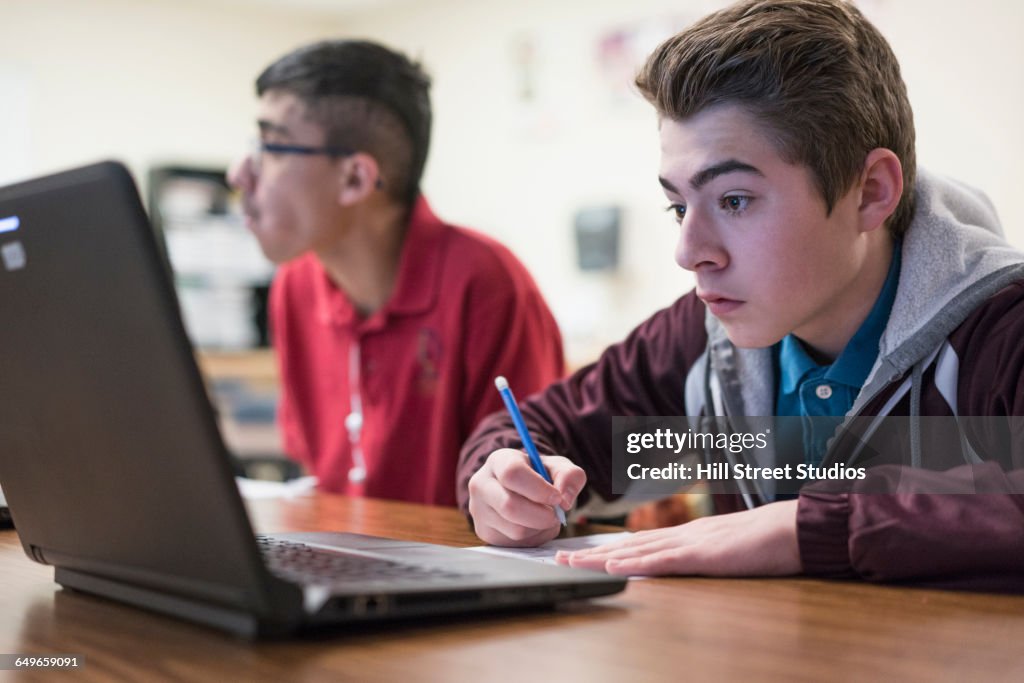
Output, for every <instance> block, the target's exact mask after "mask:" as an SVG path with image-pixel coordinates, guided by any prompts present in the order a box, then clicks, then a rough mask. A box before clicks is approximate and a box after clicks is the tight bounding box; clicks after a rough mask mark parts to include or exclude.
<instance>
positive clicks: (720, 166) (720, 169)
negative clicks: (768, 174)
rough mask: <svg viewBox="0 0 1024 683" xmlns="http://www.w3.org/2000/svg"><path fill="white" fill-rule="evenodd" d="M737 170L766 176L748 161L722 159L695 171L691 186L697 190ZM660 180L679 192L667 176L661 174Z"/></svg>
mask: <svg viewBox="0 0 1024 683" xmlns="http://www.w3.org/2000/svg"><path fill="white" fill-rule="evenodd" d="M737 172H739V173H752V174H754V175H757V176H761V177H762V178H763V177H764V173H761V171H760V170H758V169H757V168H756V167H754V166H751V165H750V164H748V163H745V162H742V161H739V160H737V159H727V160H726V161H720V162H718V163H717V164H715V165H713V166H708V167H707V168H705V169H702V170H700V171H697V172H696V173H694V174H693V177H692V178H690V187H692V188H693V189H695V190H699V189H700V188H702V187H704V186H705V185H707V184H708V183H710V182H711V181H712V180H714V179H715V178H717V177H718V176H720V175H725V174H726V173H737ZM658 182H659V183H661V186H662V187H664V188H665V189H666V190H668V191H669V192H674V193H675V194H679V190H678V189H677V188H676V186H675V185H673V184H672V183H671V182H669V180H668V179H667V178H662V177H661V176H659V177H658Z"/></svg>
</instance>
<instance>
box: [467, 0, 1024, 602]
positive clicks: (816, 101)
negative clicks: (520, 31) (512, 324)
mask: <svg viewBox="0 0 1024 683" xmlns="http://www.w3.org/2000/svg"><path fill="white" fill-rule="evenodd" d="M637 85H638V86H639V88H640V90H641V92H643V94H644V95H645V96H646V98H647V99H648V100H649V101H650V102H651V103H652V104H653V105H654V106H655V108H656V109H657V111H658V113H659V117H660V135H661V168H660V170H659V180H660V182H661V185H662V187H663V188H664V191H665V194H666V196H667V197H668V200H669V202H670V203H671V207H670V208H671V211H672V213H673V214H674V217H675V218H676V221H677V222H678V223H679V225H680V231H679V243H678V247H677V250H676V261H677V262H678V263H679V265H680V266H681V267H683V268H685V269H687V270H690V271H692V272H693V273H694V274H695V275H696V279H697V287H696V289H695V290H694V291H692V292H690V293H689V294H686V295H685V296H683V297H682V298H680V299H679V300H678V301H677V302H676V303H675V304H673V305H672V306H670V307H668V308H667V309H665V310H662V311H660V312H658V313H656V314H655V315H654V316H652V317H651V318H650V319H649V320H647V321H646V322H645V323H643V324H642V325H641V326H640V327H638V328H637V329H636V330H635V331H634V332H633V333H632V334H631V335H630V336H629V337H628V338H627V339H626V340H625V341H623V342H622V343H620V344H617V345H615V346H612V347H610V348H609V349H608V350H607V351H606V352H605V353H604V354H603V355H602V356H601V358H600V359H599V360H598V361H597V362H596V363H595V364H593V365H591V366H589V367H587V368H584V369H582V370H580V371H579V372H577V373H576V374H575V375H573V376H571V377H570V378H568V379H566V380H564V381H562V382H559V383H556V384H555V385H553V386H552V387H550V388H548V389H547V390H545V391H544V392H543V393H541V394H540V395H538V396H537V397H535V398H533V399H532V400H528V401H525V402H524V404H523V414H524V416H525V417H526V420H527V423H528V425H529V427H530V429H531V431H532V432H533V434H534V436H535V438H536V440H537V442H538V447H539V449H540V450H541V452H542V453H547V454H548V455H547V456H545V463H546V465H547V467H548V469H549V470H550V473H551V476H552V477H553V480H554V484H553V485H550V484H547V483H546V482H545V481H543V480H542V479H541V478H540V477H539V476H537V475H536V474H534V473H533V472H532V470H530V468H529V466H528V464H527V461H526V458H525V456H524V455H523V454H522V452H521V451H520V450H519V446H520V444H519V442H518V439H517V438H516V436H515V432H514V430H513V429H512V428H511V426H510V424H509V421H508V419H507V418H506V417H505V416H504V415H503V414H501V413H498V414H496V415H494V416H491V417H489V418H487V419H486V420H485V421H484V422H483V423H482V424H481V426H480V427H479V428H478V429H477V431H476V432H475V433H474V435H473V436H472V437H471V438H470V439H469V441H468V442H467V443H466V445H465V446H464V448H463V453H462V459H461V462H460V471H459V484H460V487H459V495H460V503H461V504H462V506H463V508H464V509H465V510H466V511H467V512H468V513H469V514H470V516H471V518H472V521H473V523H474V525H475V530H476V533H477V534H478V535H479V536H480V538H482V539H483V540H484V541H486V542H488V543H492V544H498V545H534V544H539V543H543V542H545V541H547V540H549V539H551V538H553V537H554V536H555V535H557V533H558V531H559V526H558V524H557V522H556V521H555V516H554V515H553V514H552V507H551V506H554V505H558V506H561V507H562V508H564V509H565V510H572V509H573V508H574V506H576V508H575V511H576V513H577V514H587V513H590V512H595V511H604V512H608V511H609V510H614V509H615V508H616V504H618V507H619V509H618V512H621V511H622V509H624V508H626V507H628V505H626V504H623V502H624V501H625V500H627V499H628V495H627V496H621V497H620V496H616V495H613V491H612V483H611V482H612V457H611V432H612V426H611V418H612V416H615V415H623V416H629V415H651V416H654V415H691V416H693V415H725V416H731V417H736V416H758V415H760V416H765V415H796V416H801V417H806V418H823V417H825V418H827V417H832V418H835V419H837V420H842V419H843V418H844V417H845V416H854V415H860V416H908V417H907V418H906V419H907V420H908V421H909V424H911V425H912V430H913V431H914V432H915V433H914V434H913V435H912V437H911V439H910V446H909V447H907V448H905V449H903V450H906V451H908V452H906V453H905V455H906V456H907V457H906V458H905V460H906V461H907V462H909V463H912V464H918V463H920V464H925V465H927V464H928V462H929V458H930V456H931V453H932V452H933V450H934V449H938V448H940V447H942V446H943V445H944V444H942V443H940V442H939V441H940V440H939V439H937V438H936V437H935V436H933V434H932V432H931V431H930V430H921V429H920V426H919V422H920V420H921V419H922V416H949V419H950V420H952V419H953V417H952V416H996V417H999V416H1002V422H1001V423H1000V424H1002V425H1003V427H1002V428H1000V429H971V428H970V427H965V428H964V429H962V430H959V437H960V439H958V438H957V437H956V436H954V437H953V439H952V441H953V442H954V443H957V445H958V446H961V445H962V448H958V449H957V453H958V454H961V453H962V458H960V459H959V466H953V465H954V464H956V463H946V466H943V467H941V468H937V469H932V470H929V469H925V468H914V467H909V466H905V465H897V464H891V465H886V466H879V467H873V468H870V469H868V470H866V478H865V479H863V480H858V481H855V482H853V483H852V484H851V485H849V486H846V487H845V488H844V487H834V486H830V487H822V486H820V485H816V486H809V487H805V488H804V489H803V490H801V491H800V495H799V496H798V497H797V498H795V499H791V500H779V499H778V498H779V497H776V499H775V500H774V501H773V502H768V503H767V504H763V505H760V506H756V507H753V506H752V507H753V509H749V510H744V511H736V510H740V509H742V506H737V505H736V501H737V497H736V496H725V495H722V496H716V497H715V498H716V500H715V503H716V511H717V512H730V511H733V514H719V515H715V516H712V517H707V518H702V519H699V520H697V521H694V522H691V523H689V524H683V525H680V526H675V527H670V528H665V529H660V530H655V531H649V532H643V533H638V534H636V535H634V536H633V537H632V538H630V539H629V540H626V541H622V542H620V543H617V544H614V545H608V546H604V547H600V548H595V549H591V550H586V551H580V552H577V553H572V554H565V555H561V556H560V559H561V561H562V562H566V563H568V564H571V565H573V566H578V567H588V568H595V569H603V570H605V571H608V572H612V573H617V574H707V575H727V576H739V575H792V574H799V573H804V574H810V575H817V576H828V577H862V578H865V579H870V580H912V581H916V582H921V583H924V582H929V583H933V584H939V585H959V586H970V587H987V588H1000V589H1007V590H1024V496H1022V495H1021V494H1020V492H1021V491H1024V469H1021V468H1022V467H1024V431H1022V429H1021V422H1022V420H1020V419H1016V420H1015V419H1013V417H1012V416H1021V415H1024V345H1022V344H1021V340H1022V339H1024V255H1022V254H1020V253H1019V252H1016V251H1014V250H1013V249H1011V248H1010V247H1009V246H1008V245H1007V244H1006V243H1005V242H1004V241H1003V240H1002V239H1001V237H1000V236H999V235H998V230H999V228H998V222H997V220H996V218H995V215H994V212H993V210H992V208H991V206H990V205H989V204H988V203H987V202H986V200H985V199H984V198H983V197H982V196H981V195H979V194H978V193H975V192H973V191H971V190H969V189H967V188H965V187H963V186H960V185H957V184H955V183H952V182H950V181H947V180H943V179H940V178H936V177H934V176H931V175H928V174H925V173H923V172H918V171H917V169H916V166H915V154H914V124H913V117H912V113H911V108H910V105H909V102H908V100H907V96H906V89H905V86H904V83H903V81H902V78H901V76H900V70H899V66H898V64H897V62H896V59H895V57H894V55H893V53H892V51H891V49H890V48H889V45H888V44H887V43H886V41H885V39H884V38H883V37H882V36H881V35H880V34H879V33H878V31H877V30H876V29H875V28H874V27H873V26H872V25H871V24H870V23H868V22H867V21H866V20H865V19H864V17H863V16H862V15H861V14H860V12H859V11H858V10H857V9H856V8H855V7H854V6H852V5H850V4H848V3H845V2H837V1H831V0H776V1H773V0H754V1H750V0H748V1H746V2H742V3H740V4H737V5H733V6H731V7H729V8H727V9H725V10H722V11H721V12H717V13H715V14H712V15H710V16H708V17H706V18H705V19H703V20H701V21H699V22H698V23H697V24H695V25H694V26H692V27H690V28H689V29H686V30H685V31H683V32H682V33H680V34H679V35H677V36H675V37H673V38H671V39H669V40H668V41H666V42H665V43H664V44H662V45H661V46H660V47H659V48H658V49H657V50H656V51H655V52H654V54H652V55H651V57H650V58H649V59H648V61H647V63H646V65H645V66H644V67H643V69H642V70H641V72H640V74H639V76H638V78H637ZM887 419H896V418H888V417H887ZM967 419H968V420H969V419H971V418H970V417H968V418H967ZM812 422H813V421H812V420H807V421H806V422H805V423H804V424H812ZM813 424H817V425H820V422H816V423H813ZM956 424H958V423H956ZM830 436H831V433H823V432H822V430H821V429H820V427H819V428H817V431H816V428H814V427H804V432H803V434H802V435H799V436H798V439H797V444H798V446H800V445H802V446H803V448H802V449H801V450H802V451H803V452H802V453H801V454H800V456H801V459H802V461H804V462H807V463H817V464H827V463H829V462H835V460H834V459H835V458H836V453H835V452H834V451H835V448H833V446H836V444H837V443H838V441H840V440H834V441H833V442H831V444H830V442H829V437H830ZM946 441H949V439H946ZM959 441H962V444H960V443H958V442H959ZM830 448H831V450H830ZM882 450H883V451H884V450H886V449H882ZM888 450H889V455H893V449H892V448H890V449H888ZM896 450H899V449H896ZM895 455H897V456H900V455H903V454H902V453H898V452H897V453H895ZM957 457H958V458H959V457H960V456H959V455H958V456H957ZM896 460H897V462H901V461H902V460H904V458H900V457H897V458H896ZM843 462H844V464H856V463H845V461H843ZM879 490H885V491H897V493H896V494H876V493H868V492H869V491H879ZM972 491H985V492H987V493H985V494H977V495H945V494H948V493H954V492H964V493H968V492H972ZM620 493H621V492H620ZM748 502H749V501H748Z"/></svg>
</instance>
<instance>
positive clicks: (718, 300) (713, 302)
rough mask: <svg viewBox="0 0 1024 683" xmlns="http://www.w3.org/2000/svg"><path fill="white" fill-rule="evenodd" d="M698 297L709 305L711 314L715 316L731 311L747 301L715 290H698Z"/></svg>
mask: <svg viewBox="0 0 1024 683" xmlns="http://www.w3.org/2000/svg"><path fill="white" fill-rule="evenodd" d="M697 297H698V298H699V299H700V300H701V301H703V302H704V304H705V305H706V306H707V307H708V310H709V311H711V315H713V316H715V317H720V316H723V315H726V314H728V313H731V312H733V311H735V310H736V309H737V308H739V307H740V306H742V305H743V304H744V303H746V302H744V301H740V300H739V299H731V298H729V297H727V296H723V295H721V294H717V293H715V292H698V293H697Z"/></svg>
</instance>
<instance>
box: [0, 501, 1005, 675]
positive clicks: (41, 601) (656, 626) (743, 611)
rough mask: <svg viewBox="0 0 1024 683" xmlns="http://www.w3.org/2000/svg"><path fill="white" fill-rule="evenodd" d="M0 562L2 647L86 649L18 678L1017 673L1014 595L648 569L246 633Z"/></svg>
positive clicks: (430, 534) (291, 509)
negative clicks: (280, 635) (537, 596)
mask: <svg viewBox="0 0 1024 683" xmlns="http://www.w3.org/2000/svg"><path fill="white" fill-rule="evenodd" d="M250 505H251V511H252V516H253V520H254V524H255V526H256V527H257V529H259V530H261V531H267V532H274V531H287V530H316V529H345V530H349V531H355V532H360V533H368V534H377V535H384V536H393V537H396V538H406V539H412V540H424V541H431V542H437V543H448V544H452V545H462V546H465V545H475V544H477V542H476V540H475V539H474V537H473V536H472V534H470V533H469V531H468V530H467V528H466V524H465V522H464V520H463V519H462V517H461V516H460V515H459V514H458V513H456V512H455V511H453V510H450V509H443V508H429V507H421V506H416V505H408V504H401V503H387V502H381V501H371V500H355V499H352V500H350V499H346V498H343V497H338V496H327V495H317V496H314V497H310V498H305V499H297V500H292V501H258V502H255V503H251V504H250ZM0 576H2V577H3V578H2V580H0V652H2V653H33V654H69V653H70V654H79V655H83V656H84V657H85V659H86V666H85V667H84V668H83V669H81V670H78V671H43V672H36V673H28V672H24V671H22V672H18V673H17V674H15V675H14V676H13V677H12V678H13V679H15V680H47V681H55V680H92V681H105V680H132V681H143V680H196V681H199V680H202V681H225V682H227V681H239V680H245V681H319V680H340V681H390V680H394V681H444V682H450V681H473V682H476V681H481V682H487V683H492V682H495V681H523V680H529V679H534V678H535V677H536V680H542V681H552V682H554V681H570V680H572V681H581V682H584V683H596V682H598V681H614V682H615V683H633V682H635V681H657V680H673V681H674V680H685V679H695V680H721V679H736V680H743V681H753V680H766V679H767V680H773V679H778V680H787V681H788V680H813V681H822V680H829V681H834V680H883V679H884V680H898V681H907V680H927V681H934V680H961V681H962V680H984V681H993V680H1017V681H1020V680H1024V646H1022V643H1024V598H1021V597H1007V596H998V595H977V594H973V595H972V594H958V593H947V592H940V591H926V590H913V589H904V588H886V587H878V586H868V585H862V584H857V583H830V582H821V581H812V580H793V579H789V580H711V579H655V580H646V581H635V582H632V583H631V584H630V586H629V587H628V588H627V590H626V592H625V593H623V594H620V595H618V596H614V597H610V598H605V599H601V600H598V601H594V602H592V603H589V604H587V603H584V604H579V605H574V606H571V607H565V608H562V609H559V610H556V611H550V612H539V613H537V612H534V613H528V614H517V615H505V616H491V617H483V618H475V619H462V618H460V619H435V620H432V621H430V622H426V623H415V624H404V625H400V626H396V625H388V626H380V627H374V628H366V627H360V628H358V629H353V628H349V629H345V630H340V631H334V632H328V633H322V634H317V635H315V636H313V637H306V638H304V639H301V640H291V641H278V642H257V643H249V642H245V641H241V640H236V639H233V638H231V637H229V636H225V635H223V634H221V633H219V632H216V631H212V630H209V629H206V628H202V627H198V626H193V625H190V624H187V623H185V622H180V621H176V620H174V619H170V618H166V617H161V616H157V615H152V614H149V613H146V612H143V611H139V610H135V609H130V608H128V607H124V606H121V605H119V604H117V603H113V602H108V601H105V600H101V599H97V598H92V597H89V596H85V595H80V594H74V593H68V592H64V591H61V590H60V589H59V588H58V586H57V585H56V584H54V583H53V582H52V577H53V572H52V569H50V568H46V567H42V566H40V565H36V564H33V563H31V562H30V561H29V560H28V559H27V558H26V557H25V556H24V554H23V553H22V551H21V547H20V544H19V543H18V541H17V538H16V536H15V534H14V532H12V531H3V532H0ZM528 673H529V679H528V678H527V674H528ZM0 675H2V674H0Z"/></svg>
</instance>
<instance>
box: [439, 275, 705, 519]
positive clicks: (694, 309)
mask: <svg viewBox="0 0 1024 683" xmlns="http://www.w3.org/2000/svg"><path fill="white" fill-rule="evenodd" d="M706 340H707V335H706V332H705V330H704V306H703V304H702V303H701V302H700V300H699V299H697V297H696V295H695V294H694V293H693V292H691V293H689V294H687V295H685V296H683V297H681V298H680V299H679V300H677V301H676V302H675V303H674V304H673V305H671V306H669V307H668V308H665V309H663V310H661V311H659V312H657V313H655V314H654V315H653V316H651V317H650V318H649V319H648V320H646V321H645V322H644V323H642V324H641V325H640V326H639V327H637V328H636V329H635V330H633V332H632V333H631V334H630V335H629V336H628V337H627V338H626V340H625V341H623V342H621V343H618V344H615V345H613V346H611V347H609V348H608V349H606V350H605V351H604V353H602V354H601V356H600V358H599V359H598V360H597V362H595V363H593V364H591V365H588V366H586V367H584V368H582V369H580V370H579V371H577V372H576V373H574V374H573V375H571V376H570V377H568V378H566V379H564V380H562V381H560V382H556V383H555V384H553V385H551V386H550V387H548V388H547V389H545V390H544V391H542V392H540V393H538V394H535V395H533V396H530V397H529V398H527V399H526V400H525V401H520V407H521V408H522V413H523V418H524V419H525V420H526V424H527V427H528V428H529V430H530V434H531V436H533V437H534V440H535V441H536V443H537V448H538V450H540V451H541V453H545V454H558V455H564V456H566V457H568V458H570V459H571V460H573V461H574V462H576V463H577V464H578V465H579V466H580V467H582V468H583V469H584V471H585V472H586V475H587V483H588V487H590V488H592V489H593V490H594V491H596V492H597V493H598V494H599V495H600V496H601V497H602V498H605V499H611V498H612V493H611V482H612V458H611V429H612V421H611V418H612V417H613V416H615V415H681V414H683V410H684V393H683V385H684V382H685V378H686V372H687V370H688V369H689V368H690V366H692V365H693V363H695V362H696V360H697V359H698V358H699V356H700V354H701V353H702V352H703V350H704V347H705V345H706ZM521 446H522V443H521V442H520V441H519V437H518V436H517V435H516V431H515V427H514V426H513V425H512V421H511V419H510V418H509V417H508V416H507V415H506V414H505V413H504V411H498V412H495V413H492V414H491V415H489V416H488V417H487V418H485V419H484V420H483V422H481V423H480V425H479V426H478V427H477V429H476V430H475V431H474V432H473V434H472V435H471V436H470V438H469V439H468V440H467V441H466V443H465V445H464V446H463V448H462V453H461V455H460V458H459V468H458V474H457V476H458V481H457V492H458V499H459V507H460V508H461V509H462V510H463V511H464V512H465V511H467V508H468V486H469V479H470V477H472V476H473V474H474V473H475V472H476V471H477V470H478V469H480V467H481V466H482V465H483V463H484V461H485V460H486V459H487V456H488V455H490V454H491V453H492V452H493V451H495V450H497V449H499V448H520V447H521ZM588 495H589V492H587V491H584V493H583V494H581V503H582V502H585V500H586V498H587V497H588Z"/></svg>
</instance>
